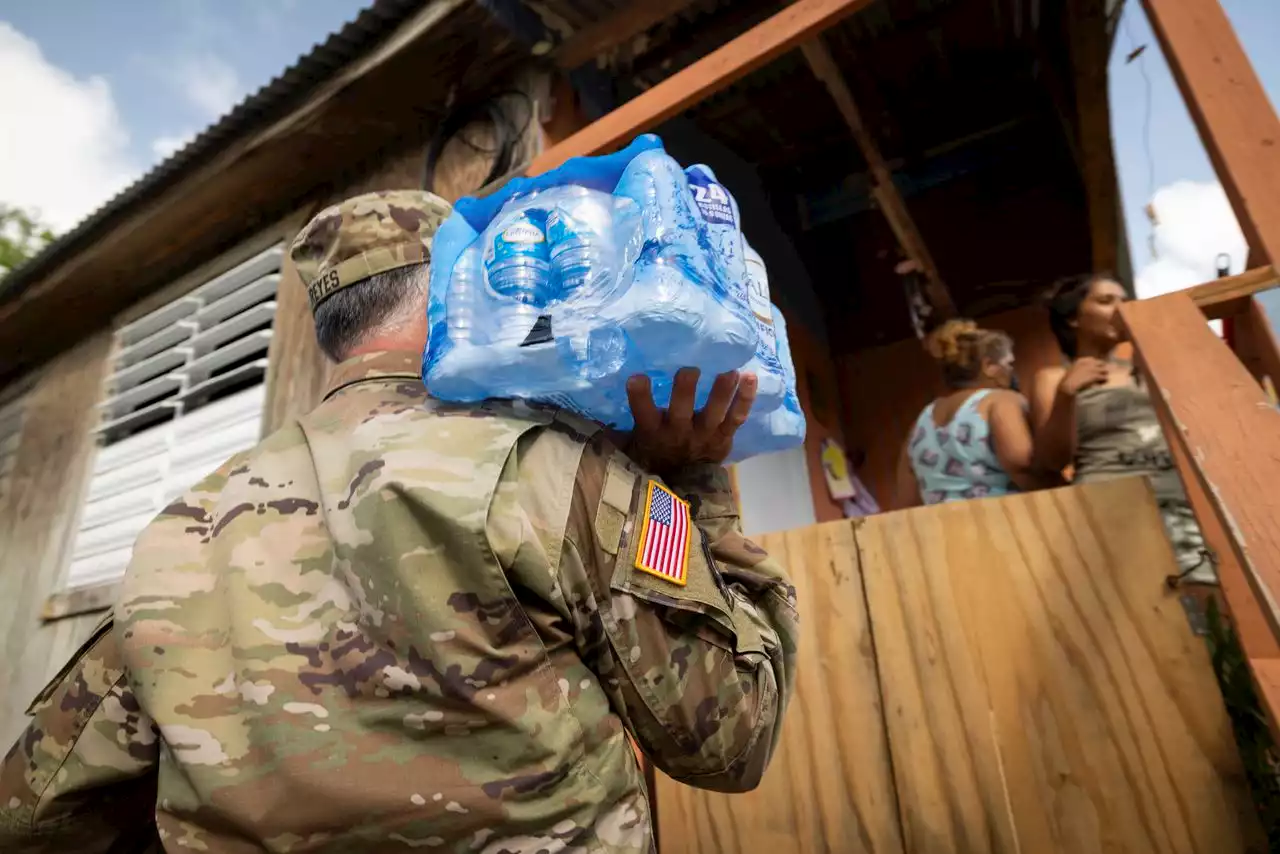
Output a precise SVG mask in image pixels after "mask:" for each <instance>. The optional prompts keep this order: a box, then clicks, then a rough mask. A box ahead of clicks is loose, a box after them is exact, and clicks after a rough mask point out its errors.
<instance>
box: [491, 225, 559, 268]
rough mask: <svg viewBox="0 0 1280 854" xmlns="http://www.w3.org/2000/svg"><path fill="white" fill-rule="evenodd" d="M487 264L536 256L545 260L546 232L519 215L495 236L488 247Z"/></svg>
mask: <svg viewBox="0 0 1280 854" xmlns="http://www.w3.org/2000/svg"><path fill="white" fill-rule="evenodd" d="M487 254H488V257H487V258H486V259H485V263H486V264H487V265H490V266H492V265H493V264H494V263H495V262H499V261H505V260H507V259H509V258H538V259H540V260H543V261H545V260H547V233H546V232H545V231H543V230H542V227H541V226H540V225H538V224H537V223H535V222H530V221H529V219H528V218H527V217H521V218H520V219H517V220H516V221H515V222H513V223H511V224H510V225H508V226H507V227H506V228H504V229H503V230H502V231H501V232H499V233H498V235H497V236H496V237H494V238H493V245H492V246H490V247H489V252H488V253H487Z"/></svg>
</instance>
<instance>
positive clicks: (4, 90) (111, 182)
mask: <svg viewBox="0 0 1280 854" xmlns="http://www.w3.org/2000/svg"><path fill="white" fill-rule="evenodd" d="M0 80H3V81H5V85H4V86H0V128H3V129H4V130H3V132H2V133H0V201H3V202H6V203H8V204H13V205H18V206H20V207H25V208H33V209H36V210H37V211H38V212H39V215H40V217H41V218H42V219H43V220H44V221H46V222H48V223H49V224H51V225H52V226H53V227H54V229H55V230H57V231H60V232H61V231H66V230H67V229H69V228H71V227H72V226H74V225H75V224H76V223H77V222H79V221H80V220H81V219H83V218H84V217H85V216H87V215H88V214H89V213H91V212H93V210H95V209H96V208H98V207H99V206H100V205H102V204H103V203H104V202H106V201H107V200H108V199H110V198H111V197H112V196H114V195H115V194H116V193H117V192H119V191H120V190H122V189H124V187H125V186H126V185H127V184H128V183H129V181H130V180H131V179H132V178H133V177H134V176H135V175H136V174H137V173H138V168H137V167H136V166H135V165H134V164H133V163H132V162H131V160H130V157H129V153H128V146H129V134H128V132H127V131H126V129H125V126H124V123H123V122H122V121H121V119H120V114H119V112H118V111H117V109H116V104H115V100H114V98H113V97H112V94H111V87H110V85H108V83H107V81H106V80H104V79H103V78H101V77H90V78H88V79H78V78H76V77H75V76H73V75H72V74H70V73H69V72H67V71H65V70H64V69H62V68H59V67H57V66H55V65H53V64H51V63H50V62H49V61H48V60H47V59H45V57H44V55H43V54H42V53H41V51H40V47H39V45H37V44H36V43H35V42H34V41H32V40H31V39H29V38H27V37H26V36H24V35H23V34H22V33H20V32H18V31H17V30H15V29H14V28H13V27H12V26H10V25H9V24H7V23H4V22H3V21H0Z"/></svg>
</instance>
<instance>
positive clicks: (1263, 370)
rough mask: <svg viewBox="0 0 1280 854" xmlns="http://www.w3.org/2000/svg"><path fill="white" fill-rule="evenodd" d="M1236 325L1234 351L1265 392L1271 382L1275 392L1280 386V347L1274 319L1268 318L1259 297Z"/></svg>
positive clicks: (1241, 314) (1234, 320)
mask: <svg viewBox="0 0 1280 854" xmlns="http://www.w3.org/2000/svg"><path fill="white" fill-rule="evenodd" d="M1233 324H1234V325H1233V331H1234V332H1235V336H1234V340H1233V341H1232V349H1234V350H1235V352H1236V357H1237V358H1238V359H1240V361H1241V362H1243V363H1244V366H1245V367H1246V368H1248V369H1249V373H1251V374H1253V377H1254V379H1256V380H1257V381H1258V382H1259V383H1260V384H1261V385H1262V387H1263V390H1264V391H1265V390H1266V387H1267V386H1266V382H1267V381H1268V380H1269V381H1270V382H1271V386H1272V388H1275V387H1277V386H1280V345H1278V344H1277V343H1276V336H1275V332H1274V330H1272V328H1271V319H1270V318H1268V317H1267V313H1266V312H1265V311H1264V310H1263V308H1262V304H1261V303H1259V302H1258V298H1257V297H1250V298H1249V301H1248V302H1247V303H1246V304H1245V310H1244V311H1242V312H1240V313H1239V314H1237V315H1236V316H1235V318H1234V319H1233Z"/></svg>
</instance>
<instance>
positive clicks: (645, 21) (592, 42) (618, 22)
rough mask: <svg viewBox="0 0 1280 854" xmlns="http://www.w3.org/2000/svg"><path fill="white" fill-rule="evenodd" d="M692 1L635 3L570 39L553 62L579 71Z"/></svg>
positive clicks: (642, 1)
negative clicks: (579, 67)
mask: <svg viewBox="0 0 1280 854" xmlns="http://www.w3.org/2000/svg"><path fill="white" fill-rule="evenodd" d="M692 2H693V0H631V3H630V4H629V5H628V6H626V8H624V9H621V10H619V11H617V12H615V13H613V14H612V15H610V16H609V17H607V18H605V19H604V20H602V21H596V22H595V23H592V24H588V25H587V26H585V27H583V28H582V29H580V30H578V31H577V32H576V33H574V34H573V35H571V36H569V38H567V39H565V40H564V42H563V43H561V45H560V46H559V47H558V48H556V51H555V53H554V54H552V59H554V60H555V63H556V65H558V66H559V67H561V68H563V69H565V70H566V71H567V70H569V69H571V68H577V67H578V66H579V65H582V64H584V63H587V62H590V61H591V60H592V59H594V58H595V57H597V56H599V55H600V54H602V53H607V52H608V51H610V50H613V49H614V48H615V47H617V46H618V45H620V44H623V43H625V42H627V41H628V40H630V39H633V38H635V37H636V36H638V35H640V34H641V33H643V32H645V31H646V30H649V29H652V28H653V27H655V26H657V25H658V24H660V23H662V22H663V21H665V20H666V19H667V18H670V17H672V16H673V15H675V14H677V13H679V12H680V11H681V10H683V9H684V8H686V7H687V6H689V5H690V4H691V3H692Z"/></svg>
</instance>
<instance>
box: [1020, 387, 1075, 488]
mask: <svg viewBox="0 0 1280 854" xmlns="http://www.w3.org/2000/svg"><path fill="white" fill-rule="evenodd" d="M1066 375H1067V371H1066V368H1045V369H1043V370H1040V371H1037V372H1036V378H1035V380H1033V381H1032V384H1031V429H1032V433H1033V434H1034V436H1035V460H1036V465H1037V466H1038V467H1039V468H1042V469H1044V470H1046V471H1062V470H1063V469H1064V468H1066V467H1067V466H1068V465H1070V464H1071V461H1072V460H1073V459H1074V458H1075V455H1076V396H1075V395H1074V394H1060V393H1059V389H1060V388H1061V386H1062V380H1063V378H1064V377H1065V376H1066Z"/></svg>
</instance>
